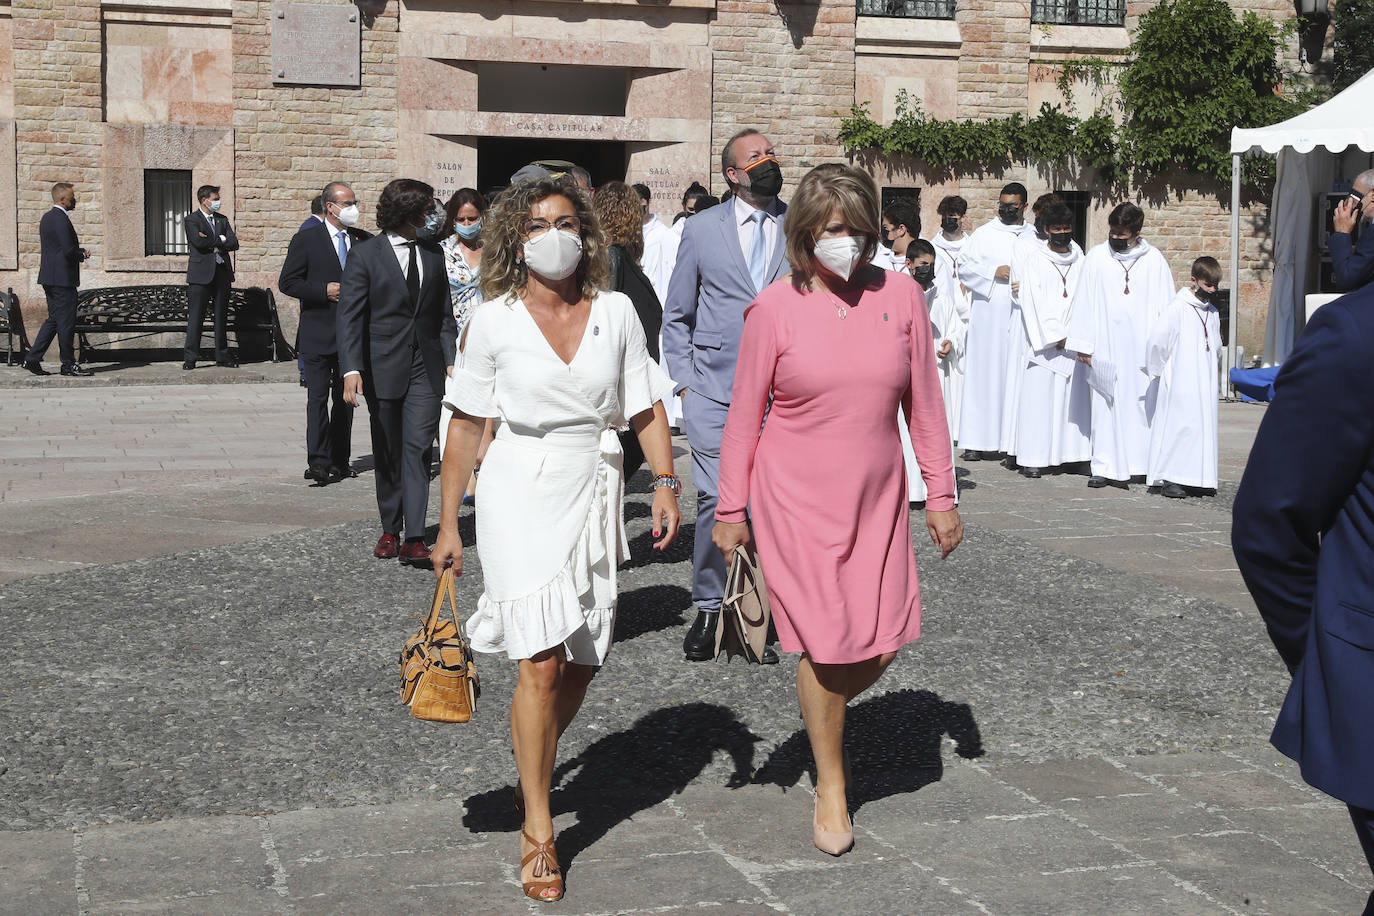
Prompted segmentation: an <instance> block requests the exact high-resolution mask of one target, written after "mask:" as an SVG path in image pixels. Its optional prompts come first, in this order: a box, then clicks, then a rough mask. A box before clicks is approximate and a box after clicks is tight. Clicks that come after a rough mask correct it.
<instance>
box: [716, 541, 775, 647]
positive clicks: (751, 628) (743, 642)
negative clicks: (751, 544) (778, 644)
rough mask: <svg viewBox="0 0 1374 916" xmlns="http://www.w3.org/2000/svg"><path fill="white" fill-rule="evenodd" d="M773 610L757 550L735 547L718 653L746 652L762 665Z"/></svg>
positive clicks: (721, 605)
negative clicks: (769, 602)
mask: <svg viewBox="0 0 1374 916" xmlns="http://www.w3.org/2000/svg"><path fill="white" fill-rule="evenodd" d="M772 620H773V610H772V608H771V607H770V606H769V604H768V586H767V585H766V584H765V583H764V581H763V570H762V569H760V568H759V561H758V558H757V557H756V556H755V555H754V552H753V550H747V549H745V548H744V547H736V548H735V558H734V561H733V562H732V563H731V564H730V570H729V572H728V573H727V574H726V576H725V598H724V600H723V601H721V604H720V625H719V626H718V627H716V655H717V656H719V655H720V653H721V652H724V653H725V654H726V658H727V659H729V658H733V657H734V656H736V655H743V656H744V658H745V660H746V661H749V662H752V663H753V664H755V665H757V664H759V659H760V658H762V657H763V649H764V646H766V645H767V644H768V625H769V624H770V623H771V622H772Z"/></svg>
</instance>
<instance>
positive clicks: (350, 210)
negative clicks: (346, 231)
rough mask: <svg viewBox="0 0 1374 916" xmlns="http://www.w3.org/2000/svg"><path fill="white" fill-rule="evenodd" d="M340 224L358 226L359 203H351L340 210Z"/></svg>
mask: <svg viewBox="0 0 1374 916" xmlns="http://www.w3.org/2000/svg"><path fill="white" fill-rule="evenodd" d="M339 225H341V226H356V225H358V205H357V204H349V205H348V206H347V207H343V208H341V209H340V210H339Z"/></svg>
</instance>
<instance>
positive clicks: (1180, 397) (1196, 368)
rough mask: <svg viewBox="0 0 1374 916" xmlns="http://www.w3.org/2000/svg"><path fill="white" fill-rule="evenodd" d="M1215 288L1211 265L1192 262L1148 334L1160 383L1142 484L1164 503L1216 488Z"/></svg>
mask: <svg viewBox="0 0 1374 916" xmlns="http://www.w3.org/2000/svg"><path fill="white" fill-rule="evenodd" d="M1220 282H1221V265H1220V264H1218V263H1217V259H1216V258H1209V257H1201V258H1198V259H1197V260H1196V261H1194V262H1193V272H1192V285H1191V286H1189V287H1184V288H1183V289H1180V290H1179V291H1178V295H1177V296H1175V297H1174V301H1173V302H1171V303H1170V304H1169V306H1168V307H1167V308H1166V309H1165V311H1164V314H1163V315H1161V316H1160V318H1159V320H1158V321H1156V322H1155V326H1154V329H1153V330H1152V331H1151V332H1150V341H1149V344H1148V346H1147V351H1146V368H1147V370H1148V371H1149V373H1150V375H1151V376H1152V377H1155V378H1158V379H1159V400H1158V403H1157V404H1156V406H1155V416H1154V423H1153V425H1152V426H1151V428H1150V465H1149V469H1148V470H1147V471H1146V476H1145V479H1146V482H1147V483H1149V484H1150V485H1151V486H1157V487H1159V488H1160V490H1159V491H1160V493H1161V494H1163V495H1164V496H1167V497H1169V498H1170V499H1182V498H1184V497H1185V496H1187V495H1188V490H1187V489H1185V488H1188V487H1191V488H1194V489H1195V490H1212V491H1215V490H1216V487H1217V371H1218V368H1217V362H1218V359H1219V358H1220V356H1221V317H1220V315H1219V314H1218V312H1217V307H1216V304H1215V301H1214V300H1215V298H1216V295H1217V284H1218V283H1220ZM1314 447H1316V448H1320V445H1314Z"/></svg>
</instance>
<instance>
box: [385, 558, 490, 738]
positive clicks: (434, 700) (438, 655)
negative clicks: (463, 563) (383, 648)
mask: <svg viewBox="0 0 1374 916" xmlns="http://www.w3.org/2000/svg"><path fill="white" fill-rule="evenodd" d="M445 599H447V600H448V605H449V611H450V613H451V614H452V617H453V619H452V620H440V619H439V612H440V611H441V610H443V607H444V601H445ZM481 695H482V687H481V684H480V683H478V680H477V665H476V663H475V662H474V661H473V658H472V646H471V645H470V644H469V643H468V640H467V637H466V636H464V635H463V626H462V624H461V623H459V622H458V597H457V592H456V591H455V590H454V586H453V570H452V569H446V570H444V574H443V576H441V577H440V579H439V584H438V585H437V586H436V587H435V589H434V603H433V604H432V605H431V606H430V609H429V616H427V617H426V618H425V622H424V623H423V624H422V625H421V626H420V629H419V630H418V631H417V632H416V633H415V635H414V636H412V637H410V638H409V639H407V640H406V643H405V646H404V647H402V649H401V702H402V703H403V704H405V705H406V706H409V707H410V714H411V716H413V717H414V718H416V719H425V720H427V721H430V722H466V721H468V720H469V719H471V718H472V713H473V711H474V710H475V709H476V708H477V698H478V697H479V696H481Z"/></svg>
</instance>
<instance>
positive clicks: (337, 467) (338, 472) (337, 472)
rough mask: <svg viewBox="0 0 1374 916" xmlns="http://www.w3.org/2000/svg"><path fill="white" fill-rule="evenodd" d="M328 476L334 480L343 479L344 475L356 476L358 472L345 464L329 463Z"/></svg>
mask: <svg viewBox="0 0 1374 916" xmlns="http://www.w3.org/2000/svg"><path fill="white" fill-rule="evenodd" d="M329 476H330V477H333V478H334V479H335V480H343V479H344V478H345V477H357V476H358V472H357V471H355V470H353V468H351V467H349V466H348V465H346V464H331V465H330V466H329Z"/></svg>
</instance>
